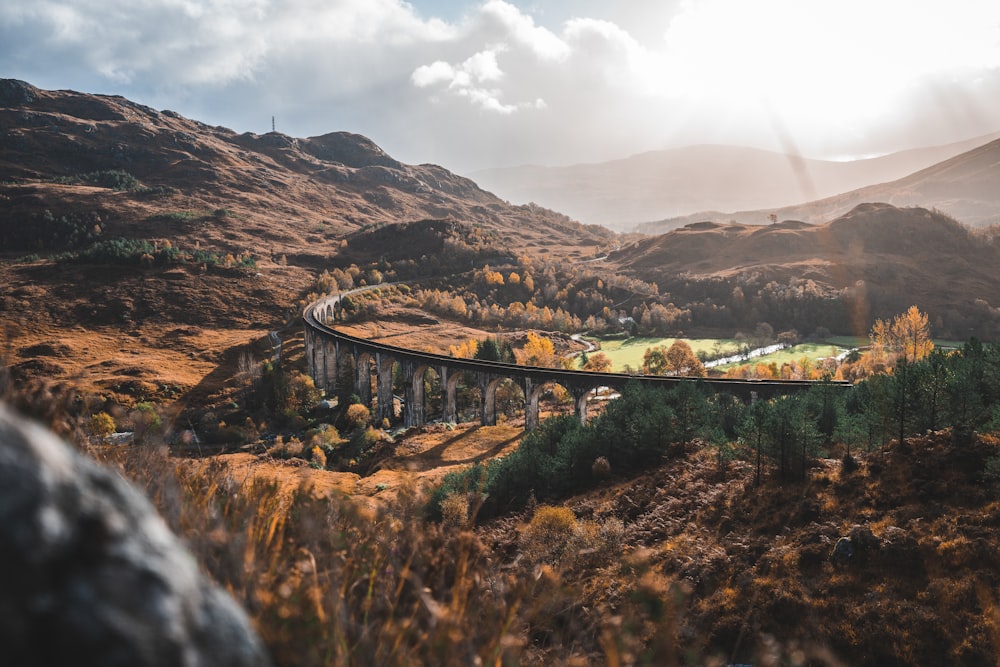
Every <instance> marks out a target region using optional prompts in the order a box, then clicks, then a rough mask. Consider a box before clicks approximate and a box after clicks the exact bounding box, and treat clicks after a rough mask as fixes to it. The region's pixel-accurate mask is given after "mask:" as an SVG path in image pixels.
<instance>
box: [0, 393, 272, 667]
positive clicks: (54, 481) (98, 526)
mask: <svg viewBox="0 0 1000 667" xmlns="http://www.w3.org/2000/svg"><path fill="white" fill-rule="evenodd" d="M0 646H2V647H3V651H2V652H3V654H4V656H5V659H4V661H3V662H4V664H7V665H18V666H28V665H59V664H67V665H68V664H73V665H130V666H137V667H138V666H144V665H185V666H201V665H205V666H208V665H212V666H216V665H233V666H243V665H246V666H251V665H254V666H256V665H268V664H270V660H269V658H268V657H267V654H266V652H265V650H264V647H263V645H262V644H261V641H260V639H259V638H258V637H257V636H256V634H255V633H254V631H253V630H252V628H251V626H250V623H249V621H248V619H247V617H246V615H245V614H244V613H243V611H242V610H241V609H240V608H239V607H238V606H237V605H236V603H235V602H234V601H233V600H232V599H231V598H230V597H229V596H228V595H227V594H225V593H224V592H223V591H222V590H221V589H219V588H218V587H217V586H215V585H214V584H213V583H212V582H210V581H208V580H207V579H206V578H205V577H204V576H202V575H201V573H200V572H199V570H198V566H197V564H196V563H195V561H194V559H193V558H192V557H191V555H190V554H189V553H187V552H186V551H185V550H184V549H183V547H182V546H181V544H180V542H179V541H178V539H177V538H176V537H175V536H174V535H173V534H172V533H170V531H169V530H168V529H167V526H166V525H165V524H164V522H163V521H162V520H161V519H160V517H159V516H158V515H157V514H156V512H155V511H154V509H153V507H152V505H151V504H150V503H149V501H148V500H147V499H146V498H145V497H144V496H142V495H141V494H140V493H138V492H137V491H136V490H135V489H133V488H132V487H131V486H129V485H128V484H127V483H126V482H125V481H124V480H122V479H121V478H120V477H118V476H117V475H115V474H114V473H112V472H111V471H109V470H106V469H104V468H102V467H100V466H99V465H97V464H96V463H94V462H93V461H90V460H88V459H86V458H84V457H82V456H80V455H79V454H77V453H76V452H74V451H73V450H72V449H70V448H69V447H67V446H66V445H65V444H64V443H62V442H60V441H59V440H58V439H56V438H55V437H54V436H53V435H51V434H50V433H49V432H47V431H45V430H43V429H42V428H40V427H38V426H36V425H34V424H30V423H27V422H26V421H25V420H23V419H21V418H19V417H17V416H15V415H14V414H13V413H12V412H11V411H10V410H9V409H8V408H6V407H5V406H2V405H0Z"/></svg>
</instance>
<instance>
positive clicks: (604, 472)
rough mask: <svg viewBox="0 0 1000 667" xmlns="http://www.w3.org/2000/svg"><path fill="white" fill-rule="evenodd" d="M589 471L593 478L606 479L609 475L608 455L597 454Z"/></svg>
mask: <svg viewBox="0 0 1000 667" xmlns="http://www.w3.org/2000/svg"><path fill="white" fill-rule="evenodd" d="M590 472H591V474H592V475H593V476H594V478H595V479H607V478H608V477H609V476H610V475H611V463H610V462H608V457H606V456H598V457H597V458H596V459H594V463H593V465H591V466H590Z"/></svg>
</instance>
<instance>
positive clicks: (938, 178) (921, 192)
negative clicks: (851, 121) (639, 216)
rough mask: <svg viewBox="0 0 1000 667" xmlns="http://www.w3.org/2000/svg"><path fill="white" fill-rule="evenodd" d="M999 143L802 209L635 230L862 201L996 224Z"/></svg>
mask: <svg viewBox="0 0 1000 667" xmlns="http://www.w3.org/2000/svg"><path fill="white" fill-rule="evenodd" d="M998 186H1000V139H997V140H994V141H990V142H989V143H985V144H983V145H980V146H977V147H975V148H973V149H971V150H969V151H966V152H964V153H962V154H960V155H956V156H955V157H952V158H950V159H948V160H944V161H943V162H939V163H937V164H934V165H931V166H929V167H927V168H925V169H921V170H920V171H917V172H915V173H912V174H909V175H908V176H905V177H903V178H900V179H898V180H895V181H891V182H887V183H881V184H878V185H869V186H866V187H863V188H858V189H856V190H852V191H850V192H845V193H843V194H838V195H834V196H832V197H826V198H824V199H818V200H815V201H811V202H808V203H805V204H797V205H793V206H782V207H779V208H774V209H758V210H744V211H738V212H736V213H720V212H718V211H704V212H701V213H694V214H691V215H685V216H680V217H675V218H669V219H666V220H660V221H658V222H650V223H645V224H642V225H638V226H637V228H636V230H637V231H640V232H643V233H646V234H658V233H663V232H665V231H667V230H670V229H674V228H677V227H681V226H683V225H686V224H690V223H693V222H699V221H706V220H709V221H716V222H722V221H726V222H730V221H731V222H740V223H747V224H766V223H767V221H768V217H769V216H770V215H772V214H774V215H775V216H777V217H778V218H780V219H794V220H804V221H807V222H821V221H823V220H828V219H830V218H832V217H836V216H838V215H843V214H844V213H847V212H848V211H850V210H851V209H853V208H854V207H856V206H858V205H859V204H861V203H864V202H887V203H890V204H893V205H895V206H921V207H924V208H934V209H937V210H940V211H942V212H944V213H947V214H948V215H950V216H952V217H954V218H957V219H958V220H960V221H961V222H963V223H965V224H967V225H971V226H973V227H987V226H989V225H995V224H998V223H1000V187H998Z"/></svg>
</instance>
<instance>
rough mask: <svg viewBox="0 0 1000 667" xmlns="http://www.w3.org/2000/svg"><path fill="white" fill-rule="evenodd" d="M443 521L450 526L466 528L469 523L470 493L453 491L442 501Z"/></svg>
mask: <svg viewBox="0 0 1000 667" xmlns="http://www.w3.org/2000/svg"><path fill="white" fill-rule="evenodd" d="M441 523H443V524H444V525H445V526H446V527H449V528H459V529H461V528H466V527H467V526H468V525H469V494H468V493H460V492H458V493H452V494H449V495H447V496H445V498H444V500H442V501H441Z"/></svg>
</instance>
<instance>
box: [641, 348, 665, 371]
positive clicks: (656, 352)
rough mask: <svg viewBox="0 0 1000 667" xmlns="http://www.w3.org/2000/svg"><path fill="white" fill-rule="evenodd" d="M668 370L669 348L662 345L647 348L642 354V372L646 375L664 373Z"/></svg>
mask: <svg viewBox="0 0 1000 667" xmlns="http://www.w3.org/2000/svg"><path fill="white" fill-rule="evenodd" d="M666 371H667V348H665V347H663V346H662V345H657V346H655V347H648V348H646V353H645V354H643V355H642V372H643V373H645V374H646V375H663V374H664V373H666Z"/></svg>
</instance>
